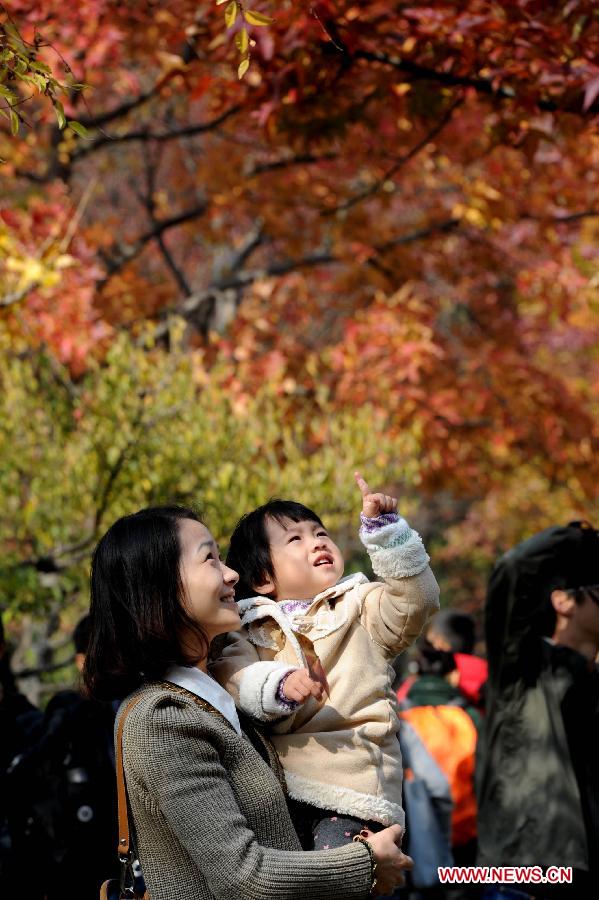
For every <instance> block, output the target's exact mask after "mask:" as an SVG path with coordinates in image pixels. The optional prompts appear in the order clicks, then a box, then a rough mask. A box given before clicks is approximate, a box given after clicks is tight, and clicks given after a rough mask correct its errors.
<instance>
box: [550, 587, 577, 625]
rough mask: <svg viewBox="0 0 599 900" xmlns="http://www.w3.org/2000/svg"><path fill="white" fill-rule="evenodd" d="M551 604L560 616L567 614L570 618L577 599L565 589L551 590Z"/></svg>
mask: <svg viewBox="0 0 599 900" xmlns="http://www.w3.org/2000/svg"><path fill="white" fill-rule="evenodd" d="M551 605H552V606H553V608H554V610H555V611H556V613H557V614H558V616H565V617H566V618H567V619H569V618H570V617H571V615H572V613H573V611H574V607H575V606H576V601H575V599H574V597H571V596H570V594H567V593H566V592H565V591H561V590H560V591H551Z"/></svg>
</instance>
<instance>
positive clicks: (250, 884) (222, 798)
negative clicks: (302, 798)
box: [125, 705, 371, 900]
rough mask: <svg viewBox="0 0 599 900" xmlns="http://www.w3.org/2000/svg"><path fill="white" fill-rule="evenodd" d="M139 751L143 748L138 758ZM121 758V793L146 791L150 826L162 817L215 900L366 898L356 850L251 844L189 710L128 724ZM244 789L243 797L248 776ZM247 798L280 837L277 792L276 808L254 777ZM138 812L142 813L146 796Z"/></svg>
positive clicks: (162, 711) (366, 866)
mask: <svg viewBox="0 0 599 900" xmlns="http://www.w3.org/2000/svg"><path fill="white" fill-rule="evenodd" d="M144 732H145V734H144ZM144 746H145V747H147V748H150V747H151V750H150V751H146V752H143V748H144ZM125 756H126V760H127V768H128V770H132V771H131V774H133V779H131V778H130V779H129V782H128V785H129V791H130V792H131V791H132V790H135V789H136V788H137V789H139V790H142V791H143V792H144V793H145V792H146V791H147V793H148V794H149V796H150V797H151V799H152V801H153V802H155V804H156V807H157V812H158V816H157V820H158V819H160V818H161V817H164V819H165V820H166V823H167V824H168V827H169V829H170V830H171V831H172V833H173V835H174V836H175V837H176V839H177V840H178V841H179V843H180V844H181V845H183V846H184V847H185V849H186V850H187V852H188V853H189V855H190V857H191V859H192V860H193V861H194V862H195V864H196V865H197V867H198V869H199V870H200V871H201V872H202V874H203V875H204V877H205V879H206V881H207V883H208V884H209V887H210V890H211V891H212V893H213V894H214V896H215V897H216V898H219V900H220V898H222V900H231V898H232V897H235V898H236V900H264V898H276V900H333V898H339V900H341V898H343V900H351V898H356V900H357V898H362V900H364V898H366V897H368V895H369V892H370V887H371V866H370V859H369V855H368V852H367V851H366V849H365V848H364V847H363V846H360V845H357V844H350V845H347V846H345V847H342V848H340V849H338V850H330V851H321V852H313V853H304V852H301V851H298V852H295V851H282V850H273V849H271V848H269V847H265V846H262V845H260V844H259V843H258V841H257V840H256V837H255V835H254V833H253V832H252V831H251V830H250V828H249V827H248V824H247V821H246V819H245V817H244V815H243V813H242V811H241V809H240V807H239V803H238V800H237V798H236V795H235V793H234V791H233V789H232V785H231V781H230V777H229V773H228V772H227V770H226V768H225V767H224V766H223V762H222V760H221V758H220V755H219V753H218V751H217V749H216V746H215V745H214V744H213V743H211V741H210V739H209V732H208V729H203V728H202V725H201V723H200V724H198V715H197V711H194V710H191V709H185V708H182V707H181V706H175V705H172V706H170V705H169V706H162V707H158V708H155V709H154V710H153V712H152V714H151V718H149V717H148V716H146V717H145V719H144V722H143V723H141V725H140V723H139V722H135V721H134V722H131V723H128V728H127V729H126V744H125ZM259 764H260V765H261V761H258V760H257V761H256V765H257V766H258V765H259ZM273 778H274V776H273ZM136 782H137V784H136ZM262 785H263V786H264V777H263V776H262ZM142 786H143V787H142ZM246 787H247V791H248V794H249V795H251V793H252V784H251V774H249V781H248V783H247V785H246ZM276 790H277V792H278V791H279V788H278V786H277V787H276ZM254 799H255V803H256V808H259V807H260V805H261V804H262V805H263V807H262V808H263V809H264V807H265V806H266V807H267V808H268V810H269V812H267V813H266V814H271V815H272V816H273V831H275V832H276V830H277V828H278V829H279V833H280V821H281V818H282V816H283V815H286V814H287V812H286V808H285V800H284V796H283V793H282V790H281V791H280V803H277V802H274V803H273V802H272V798H264V796H263V795H261V793H260V784H259V780H258V779H257V780H256V797H255V798H253V797H251V796H250V802H253V801H254ZM277 799H278V798H277ZM269 801H270V802H269ZM145 806H146V809H147V806H148V797H147V796H146V798H145ZM277 820H278V821H277ZM157 825H158V821H157ZM136 827H137V829H138V835H139V834H141V828H142V827H143V823H141V822H137V821H136ZM142 842H143V841H142ZM142 862H143V861H142Z"/></svg>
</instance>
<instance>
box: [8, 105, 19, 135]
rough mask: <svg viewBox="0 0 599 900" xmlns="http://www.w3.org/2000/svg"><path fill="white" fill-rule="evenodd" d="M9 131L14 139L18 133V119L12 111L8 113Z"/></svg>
mask: <svg viewBox="0 0 599 900" xmlns="http://www.w3.org/2000/svg"><path fill="white" fill-rule="evenodd" d="M10 130H11V132H12V135H13V137H16V136H17V135H18V133H19V117H18V115H17V114H16V112H15V111H14V109H11V111H10Z"/></svg>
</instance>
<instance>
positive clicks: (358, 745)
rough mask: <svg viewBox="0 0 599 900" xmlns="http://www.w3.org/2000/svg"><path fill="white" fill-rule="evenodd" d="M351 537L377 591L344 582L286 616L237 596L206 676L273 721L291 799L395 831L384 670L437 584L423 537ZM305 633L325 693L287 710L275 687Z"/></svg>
mask: <svg viewBox="0 0 599 900" xmlns="http://www.w3.org/2000/svg"><path fill="white" fill-rule="evenodd" d="M360 536H361V538H362V541H363V543H364V544H365V546H366V548H367V549H368V552H369V554H370V557H371V560H372V566H373V569H374V571H375V573H376V574H377V575H379V576H382V577H383V578H384V579H385V583H384V584H383V583H381V582H369V581H368V579H367V578H366V576H365V575H362V574H357V575H352V576H349V577H348V578H345V579H342V580H341V581H340V582H339V583H338V584H337V585H335V586H334V587H332V588H329V589H328V590H326V591H323V592H322V593H321V594H319V595H318V596H317V597H315V598H314V600H313V601H312V603H311V604H310V606H309V608H308V609H307V610H306V611H301V612H300V614H298V615H293V616H292V617H288V616H286V615H285V613H284V612H283V610H282V609H281V608H280V606H279V604H278V603H277V602H276V601H274V600H271V599H269V598H265V597H253V598H250V599H248V600H242V601H240V603H239V608H240V614H241V619H242V625H243V628H242V630H241V632H238V633H231V634H230V635H229V638H230V641H231V642H230V643H229V644H228V645H227V646H226V648H225V650H224V651H223V655H222V657H221V658H220V659H219V660H217V661H216V662H215V663H213V664H212V666H211V670H210V671H211V674H212V675H214V677H215V678H216V679H217V680H218V681H219V682H220V683H221V684H222V685H223V686H224V687H225V688H226V689H227V690H228V691H229V692H230V693H231V694H232V695H233V697H234V698H235V701H236V703H237V705H238V706H239V707H240V708H241V709H243V710H244V711H245V712H247V713H249V714H250V715H252V716H254V717H256V718H258V719H261V720H262V721H270V722H272V726H271V737H272V740H273V742H274V745H275V747H276V749H277V752H278V754H279V756H280V759H281V762H282V764H283V767H284V769H285V776H286V779H287V787H288V791H289V794H290V796H291V797H294V798H295V799H297V800H303V801H304V802H306V803H311V804H313V805H314V806H317V807H319V808H322V809H327V810H334V811H337V812H339V813H346V814H349V815H352V816H356V817H358V818H362V819H364V820H365V821H366V820H374V821H377V822H381V823H382V824H384V825H390V824H392V823H395V822H397V823H399V824H402V825H403V822H404V813H403V809H402V807H401V784H402V765H401V754H400V751H399V741H398V739H397V732H398V730H399V721H398V717H397V712H396V698H395V694H394V692H393V690H392V682H393V678H394V671H393V669H392V668H391V666H390V663H391V661H392V660H393V659H394V657H395V656H397V654H398V653H401V651H402V650H405V649H406V648H407V647H409V646H410V644H412V643H413V642H414V641H415V640H416V638H417V637H418V635H419V634H420V632H421V631H422V629H423V627H424V625H425V624H426V622H427V621H428V619H429V618H430V616H431V615H432V614H433V613H434V612H435V611H436V610H437V609H438V608H439V588H438V585H437V582H436V580H435V577H434V575H433V573H432V572H431V570H430V568H429V567H428V561H429V557H428V555H427V554H426V551H425V550H424V547H423V545H422V541H421V540H420V537H419V535H418V534H416V532H414V531H412V529H410V528H409V526H408V525H407V523H406V522H405V520H403V519H400V520H399V521H398V522H395V523H393V524H390V525H386V526H385V527H383V528H380V529H378V530H377V531H376V532H374V533H373V534H367V533H364V530H362V531H361V532H360ZM306 638H307V639H308V644H307V645H308V647H310V644H311V645H312V646H313V648H314V651H315V652H316V654H317V655H318V657H319V658H320V661H321V662H322V665H323V667H324V670H325V672H326V675H327V678H328V682H329V687H330V697H328V698H327V697H325V698H324V701H321V702H318V701H316V700H315V699H314V698H312V697H311V698H309V700H308V701H307V702H306V703H305V704H303V705H301V706H299V707H297V706H295V707H294V709H293V711H291V712H290V709H289V705H287V704H284V703H283V702H281V696H280V693H279V692H278V687H279V684H280V681H281V678H282V677H283V676H284V675H285V674H286V673H287V672H289V671H291V670H293V669H294V668H302V667H304V666H306V664H307V659H306V656H305V652H304V648H305V647H306V640H305V639H306Z"/></svg>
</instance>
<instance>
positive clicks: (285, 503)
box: [227, 500, 324, 600]
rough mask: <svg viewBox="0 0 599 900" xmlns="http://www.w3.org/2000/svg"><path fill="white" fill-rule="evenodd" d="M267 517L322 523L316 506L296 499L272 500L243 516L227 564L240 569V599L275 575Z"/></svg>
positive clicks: (236, 588) (233, 538)
mask: <svg viewBox="0 0 599 900" xmlns="http://www.w3.org/2000/svg"><path fill="white" fill-rule="evenodd" d="M267 519H275V520H276V521H277V522H279V523H280V524H282V522H283V519H291V521H292V522H316V523H317V524H318V525H322V522H321V521H320V518H319V517H318V516H317V515H316V513H315V512H314V511H313V510H311V509H309V508H308V507H307V506H304V505H303V503H296V502H295V501H294V500H269V501H268V503H264V504H263V506H259V507H258V508H257V509H254V510H253V511H252V512H250V513H247V515H245V516H242V517H241V519H240V520H239V522H238V523H237V525H236V526H235V530H234V531H233V534H232V535H231V542H230V544H229V552H228V553H227V565H228V566H230V567H231V568H232V569H235V571H236V572H239V581H238V582H237V584H236V586H235V596H236V597H237V599H238V600H243V599H245V598H246V597H253V596H254V595H255V593H256V587H257V585H260V584H264V582H265V581H268V580H269V579H274V577H275V570H274V567H273V564H272V557H271V553H270V543H269V540H268V535H267V533H266V520H267ZM322 527H323V528H324V525H322Z"/></svg>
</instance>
